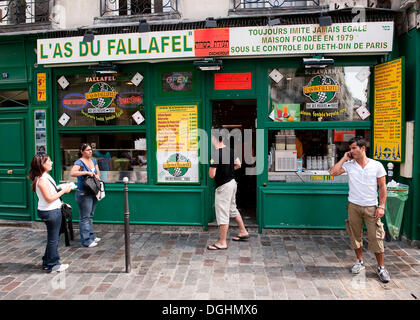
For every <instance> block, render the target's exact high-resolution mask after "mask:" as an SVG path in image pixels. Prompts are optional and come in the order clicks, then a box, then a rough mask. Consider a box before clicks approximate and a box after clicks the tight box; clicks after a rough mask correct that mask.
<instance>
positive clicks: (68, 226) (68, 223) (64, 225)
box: [47, 178, 74, 247]
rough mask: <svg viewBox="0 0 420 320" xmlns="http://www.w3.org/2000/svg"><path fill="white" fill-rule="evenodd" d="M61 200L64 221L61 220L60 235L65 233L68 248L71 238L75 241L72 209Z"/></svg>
mask: <svg viewBox="0 0 420 320" xmlns="http://www.w3.org/2000/svg"><path fill="white" fill-rule="evenodd" d="M47 179H48V178H47ZM48 181H49V182H50V183H51V184H52V185H53V186H54V188H55V190H56V191H57V193H58V189H57V186H56V185H55V184H54V183H53V182H52V181H51V180H50V179H48ZM60 200H61V216H62V219H61V226H60V232H59V234H62V233H64V236H65V243H66V247H68V246H69V245H70V240H69V238H70V239H71V240H73V239H74V234H73V215H72V207H71V205H69V204H68V203H65V202H64V201H63V199H61V197H60Z"/></svg>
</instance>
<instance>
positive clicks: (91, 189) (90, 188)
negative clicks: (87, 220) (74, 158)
mask: <svg viewBox="0 0 420 320" xmlns="http://www.w3.org/2000/svg"><path fill="white" fill-rule="evenodd" d="M82 163H83V165H84V167H85V168H86V169H87V170H88V171H89V172H92V170H90V169H89V167H88V166H87V165H86V164H85V162H84V161H82ZM101 182H102V181H100V180H98V179H97V178H96V177H95V176H93V177H91V176H85V178H84V179H83V188H84V189H85V191H86V192H87V193H89V194H93V195H95V196H97V195H98V193H99V191H100V190H101Z"/></svg>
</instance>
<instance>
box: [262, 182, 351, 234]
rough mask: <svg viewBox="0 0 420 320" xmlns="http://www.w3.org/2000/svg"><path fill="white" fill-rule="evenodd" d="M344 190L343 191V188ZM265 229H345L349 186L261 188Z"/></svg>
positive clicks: (263, 226)
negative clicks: (347, 188) (332, 187)
mask: <svg viewBox="0 0 420 320" xmlns="http://www.w3.org/2000/svg"><path fill="white" fill-rule="evenodd" d="M340 189H341V190H340ZM261 192H262V203H263V205H262V207H263V212H262V215H263V218H262V224H263V225H262V228H316V229H344V228H345V219H346V217H347V210H346V204H347V194H348V191H347V190H346V188H340V187H338V188H337V189H336V190H334V189H331V188H322V187H319V188H316V187H315V188H309V187H305V186H302V187H301V188H299V189H287V188H283V189H275V188H261Z"/></svg>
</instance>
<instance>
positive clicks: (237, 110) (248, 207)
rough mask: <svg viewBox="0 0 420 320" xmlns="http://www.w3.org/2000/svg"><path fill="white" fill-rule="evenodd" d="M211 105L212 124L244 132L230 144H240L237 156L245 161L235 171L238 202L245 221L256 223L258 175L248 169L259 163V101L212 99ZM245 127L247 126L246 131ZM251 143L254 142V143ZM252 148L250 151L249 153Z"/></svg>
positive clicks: (246, 222) (215, 126)
mask: <svg viewBox="0 0 420 320" xmlns="http://www.w3.org/2000/svg"><path fill="white" fill-rule="evenodd" d="M212 106H213V108H212V110H213V123H212V127H213V128H225V129H228V130H229V131H230V132H232V130H235V129H239V130H240V132H241V137H242V139H241V141H235V139H233V138H231V146H234V145H235V144H236V143H238V144H239V145H240V150H241V154H239V155H238V156H240V160H241V162H242V167H241V169H238V170H236V171H235V180H236V182H237V183H238V190H237V193H236V205H237V207H238V210H239V212H240V213H241V215H242V217H243V219H244V221H245V224H248V225H249V224H253V223H254V224H256V194H257V191H256V181H257V177H256V175H254V174H246V173H247V172H248V173H249V172H250V171H252V168H253V167H255V166H256V162H255V161H253V159H255V150H256V128H255V123H256V118H257V101H256V100H216V101H213V104H212ZM245 130H248V131H247V133H246V134H245ZM236 132H238V131H236ZM251 132H252V142H251V141H249V142H248V141H247V140H249V139H245V137H246V136H250V135H251V134H250V133H251ZM235 136H237V135H235ZM247 143H248V144H247ZM249 144H251V146H250V145H249ZM235 146H236V145H235ZM235 150H236V148H235ZM250 152H251V154H249V153H250ZM246 153H247V154H246ZM247 169H248V170H247Z"/></svg>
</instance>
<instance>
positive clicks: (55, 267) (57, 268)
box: [51, 264, 69, 272]
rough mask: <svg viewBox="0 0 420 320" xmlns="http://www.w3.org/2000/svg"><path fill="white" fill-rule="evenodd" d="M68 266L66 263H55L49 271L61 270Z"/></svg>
mask: <svg viewBox="0 0 420 320" xmlns="http://www.w3.org/2000/svg"><path fill="white" fill-rule="evenodd" d="M68 267H69V265H68V264H56V265H55V266H54V267H52V269H51V272H62V271H64V270H66V269H67V268H68Z"/></svg>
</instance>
